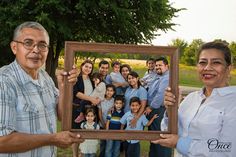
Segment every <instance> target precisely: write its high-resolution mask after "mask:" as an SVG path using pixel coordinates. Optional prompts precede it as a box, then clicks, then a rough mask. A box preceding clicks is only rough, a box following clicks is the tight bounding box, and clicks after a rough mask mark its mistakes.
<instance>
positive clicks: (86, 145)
mask: <svg viewBox="0 0 236 157" xmlns="http://www.w3.org/2000/svg"><path fill="white" fill-rule="evenodd" d="M85 116H86V117H85V118H86V121H85V122H82V123H81V126H80V127H81V129H88V130H99V125H98V124H97V123H96V120H95V119H96V113H95V111H94V109H93V108H88V109H87V111H86V114H85ZM97 146H98V140H85V141H84V142H83V143H81V144H80V145H79V148H80V152H81V153H82V155H83V156H84V157H87V156H89V157H96V153H97Z"/></svg>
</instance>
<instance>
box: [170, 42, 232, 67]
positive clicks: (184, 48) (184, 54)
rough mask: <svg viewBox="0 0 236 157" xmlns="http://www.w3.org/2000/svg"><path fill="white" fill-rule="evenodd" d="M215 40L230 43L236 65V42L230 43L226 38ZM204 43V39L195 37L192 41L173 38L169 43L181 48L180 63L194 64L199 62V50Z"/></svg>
mask: <svg viewBox="0 0 236 157" xmlns="http://www.w3.org/2000/svg"><path fill="white" fill-rule="evenodd" d="M215 41H221V42H224V43H225V44H227V45H229V48H230V50H231V52H232V60H233V65H234V66H236V42H235V41H232V42H230V43H229V42H227V41H226V40H222V39H215ZM203 43H204V41H203V40H202V39H194V40H192V42H191V43H188V42H186V41H185V40H183V39H179V38H177V39H174V40H172V41H171V43H170V44H169V45H170V46H176V47H178V48H179V52H180V55H179V57H180V58H179V59H180V63H182V64H186V65H191V66H193V65H196V63H197V61H196V59H197V52H198V49H199V48H200V46H201V45H202V44H203Z"/></svg>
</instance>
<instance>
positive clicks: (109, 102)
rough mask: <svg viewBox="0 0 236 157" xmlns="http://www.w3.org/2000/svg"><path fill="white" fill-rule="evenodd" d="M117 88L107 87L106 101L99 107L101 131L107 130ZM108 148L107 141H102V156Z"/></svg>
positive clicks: (109, 85)
mask: <svg viewBox="0 0 236 157" xmlns="http://www.w3.org/2000/svg"><path fill="white" fill-rule="evenodd" d="M115 91H116V89H115V86H114V85H112V84H108V85H106V94H105V99H104V100H103V101H102V102H101V104H100V105H98V109H99V110H98V116H99V124H100V127H101V129H105V124H106V121H107V114H108V112H109V111H110V110H111V108H112V107H113V105H114V98H113V96H114V95H115ZM105 148H106V140H100V156H101V157H104V155H105Z"/></svg>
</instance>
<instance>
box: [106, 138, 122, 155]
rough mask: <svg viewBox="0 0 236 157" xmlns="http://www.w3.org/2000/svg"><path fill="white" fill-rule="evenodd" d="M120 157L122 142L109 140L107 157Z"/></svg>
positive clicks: (107, 142)
mask: <svg viewBox="0 0 236 157" xmlns="http://www.w3.org/2000/svg"><path fill="white" fill-rule="evenodd" d="M119 156H120V141H119V140H107V141H106V151H105V157H119Z"/></svg>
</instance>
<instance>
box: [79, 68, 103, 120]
mask: <svg viewBox="0 0 236 157" xmlns="http://www.w3.org/2000/svg"><path fill="white" fill-rule="evenodd" d="M92 81H93V83H94V87H95V88H94V90H93V92H92V93H91V94H90V95H89V96H90V97H93V98H96V99H99V101H100V102H101V101H102V100H104V96H105V92H106V85H105V83H104V82H103V79H102V74H99V73H97V72H96V73H94V74H93V75H92ZM86 104H87V101H86V100H85V101H83V100H82V101H81V102H80V106H81V108H82V107H83V108H82V109H81V112H80V114H79V116H78V117H77V118H76V119H75V122H76V123H80V122H81V121H83V120H84V111H85V106H86ZM92 105H93V106H96V104H92Z"/></svg>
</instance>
